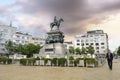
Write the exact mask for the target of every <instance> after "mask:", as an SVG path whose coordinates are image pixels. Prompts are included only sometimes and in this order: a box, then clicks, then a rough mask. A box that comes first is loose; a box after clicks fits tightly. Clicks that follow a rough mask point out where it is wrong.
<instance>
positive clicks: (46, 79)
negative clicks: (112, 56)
mask: <svg viewBox="0 0 120 80" xmlns="http://www.w3.org/2000/svg"><path fill="white" fill-rule="evenodd" d="M0 80H120V61H119V60H114V62H113V70H112V71H111V70H109V69H108V66H107V63H106V64H105V65H104V66H102V67H97V68H85V67H47V66H19V65H13V64H12V65H0Z"/></svg>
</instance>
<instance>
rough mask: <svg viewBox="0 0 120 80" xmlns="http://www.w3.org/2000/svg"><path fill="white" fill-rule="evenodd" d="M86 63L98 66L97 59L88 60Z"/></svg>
mask: <svg viewBox="0 0 120 80" xmlns="http://www.w3.org/2000/svg"><path fill="white" fill-rule="evenodd" d="M86 63H87V64H96V63H97V62H96V59H95V58H86Z"/></svg>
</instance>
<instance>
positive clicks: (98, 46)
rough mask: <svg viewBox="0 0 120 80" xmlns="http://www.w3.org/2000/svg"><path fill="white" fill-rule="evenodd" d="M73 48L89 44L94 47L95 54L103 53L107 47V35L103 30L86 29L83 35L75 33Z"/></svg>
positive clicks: (85, 46)
mask: <svg viewBox="0 0 120 80" xmlns="http://www.w3.org/2000/svg"><path fill="white" fill-rule="evenodd" d="M73 45H74V47H75V48H80V49H81V48H82V47H84V48H87V47H89V46H90V45H91V46H92V47H93V48H94V50H95V54H105V53H107V49H108V35H107V33H104V32H103V30H93V31H88V32H87V33H86V34H83V35H76V36H75V38H74V40H73Z"/></svg>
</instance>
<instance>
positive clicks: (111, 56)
mask: <svg viewBox="0 0 120 80" xmlns="http://www.w3.org/2000/svg"><path fill="white" fill-rule="evenodd" d="M106 58H107V62H108V66H109V69H110V70H112V61H113V54H112V53H111V52H110V51H108V53H107V54H106Z"/></svg>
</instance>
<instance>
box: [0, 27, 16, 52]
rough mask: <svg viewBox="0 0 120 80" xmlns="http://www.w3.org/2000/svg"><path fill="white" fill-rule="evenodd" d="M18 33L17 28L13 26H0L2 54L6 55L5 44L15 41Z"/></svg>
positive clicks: (0, 50) (0, 49)
mask: <svg viewBox="0 0 120 80" xmlns="http://www.w3.org/2000/svg"><path fill="white" fill-rule="evenodd" d="M15 33H16V27H12V26H11V25H0V53H6V50H5V42H6V41H7V40H11V41H12V40H13V35H14V34H15Z"/></svg>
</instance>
